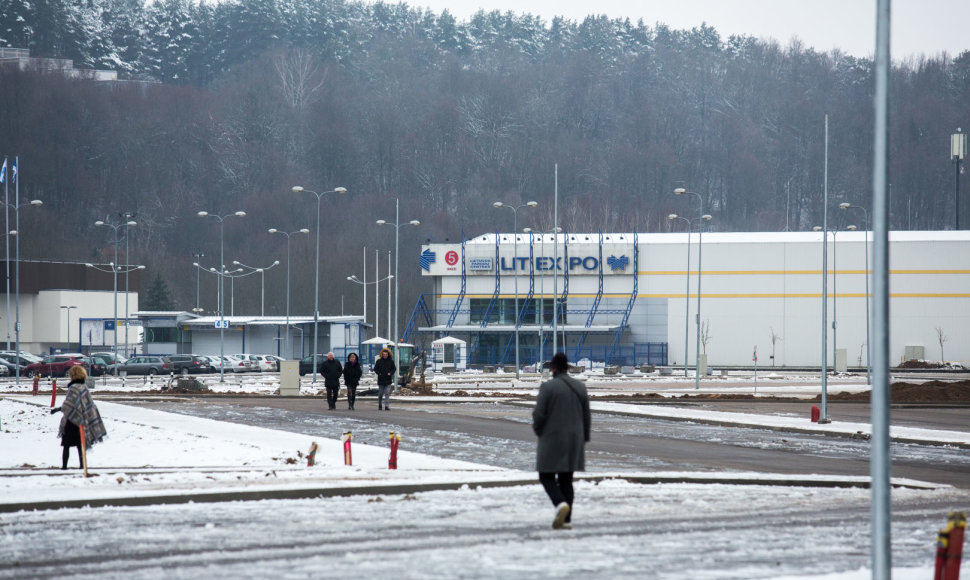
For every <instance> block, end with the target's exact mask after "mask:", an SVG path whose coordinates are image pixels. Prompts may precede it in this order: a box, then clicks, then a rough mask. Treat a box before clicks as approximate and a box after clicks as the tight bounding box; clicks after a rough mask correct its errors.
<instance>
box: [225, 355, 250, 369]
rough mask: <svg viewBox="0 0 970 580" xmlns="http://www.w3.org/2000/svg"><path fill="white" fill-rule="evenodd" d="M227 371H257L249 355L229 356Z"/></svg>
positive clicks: (227, 357) (227, 358) (227, 356)
mask: <svg viewBox="0 0 970 580" xmlns="http://www.w3.org/2000/svg"><path fill="white" fill-rule="evenodd" d="M226 370H232V372H234V373H248V372H249V371H252V370H255V369H254V368H253V361H251V360H249V355H248V354H227V355H226Z"/></svg>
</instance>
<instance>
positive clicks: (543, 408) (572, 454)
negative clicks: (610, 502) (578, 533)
mask: <svg viewBox="0 0 970 580" xmlns="http://www.w3.org/2000/svg"><path fill="white" fill-rule="evenodd" d="M545 366H546V367H548V368H549V369H551V370H552V379H551V380H548V381H546V382H544V383H542V384H541V385H540V386H539V395H538V397H536V406H535V409H533V411H532V430H533V431H535V434H536V435H537V436H538V437H539V443H538V445H537V446H536V471H538V472H539V482H540V483H541V484H542V487H543V488H545V490H546V494H547V495H548V496H549V499H550V500H552V505H554V506H556V515H555V517H554V518H553V520H552V527H553V528H555V529H557V530H558V529H564V528H566V529H568V528H569V527H571V526H570V523H569V522H570V520H571V517H570V516H571V515H572V506H573V472H574V471H583V470H584V469H586V458H585V445H586V443H588V442H589V435H590V420H591V416H590V411H589V395H588V394H587V392H586V385H584V384H583V383H581V382H580V381H577V380H576V379H574V378H572V377H570V376H569V373H568V372H567V371H568V370H569V360H568V359H567V358H566V355H565V354H563V353H561V352H559V353H556V354H555V355H554V356H553V357H552V360H551V361H549V362H548V363H546V365H545Z"/></svg>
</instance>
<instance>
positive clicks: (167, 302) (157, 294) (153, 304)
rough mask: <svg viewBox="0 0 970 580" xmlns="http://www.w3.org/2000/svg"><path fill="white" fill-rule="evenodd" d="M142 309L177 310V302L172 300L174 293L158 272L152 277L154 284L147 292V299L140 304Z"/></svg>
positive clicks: (156, 310)
mask: <svg viewBox="0 0 970 580" xmlns="http://www.w3.org/2000/svg"><path fill="white" fill-rule="evenodd" d="M139 307H140V308H141V309H142V310H147V311H152V312H168V311H172V310H175V302H174V301H173V300H172V293H171V291H169V289H168V284H166V283H165V280H164V279H162V275H161V274H160V273H158V272H156V273H155V277H154V278H153V279H152V285H151V286H150V287H149V288H148V292H146V293H145V299H144V300H143V301H142V302H141V303H140V304H139Z"/></svg>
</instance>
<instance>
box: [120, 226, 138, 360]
mask: <svg viewBox="0 0 970 580" xmlns="http://www.w3.org/2000/svg"><path fill="white" fill-rule="evenodd" d="M118 216H119V217H121V219H123V220H124V221H125V222H128V221H131V220H133V219H134V218H135V214H134V213H133V212H130V211H126V212H124V213H119V214H118ZM128 255H129V253H128V228H127V227H125V268H127V267H128V265H129V264H130V263H131V262H130V261H129V258H128ZM129 272H130V270H127V269H126V270H125V356H129V355H130V354H131V348H130V347H129V345H130V344H131V343H129V342H128V319H129V318H130V317H131V315H130V314H129V312H128V299H129V298H130V297H131V292H130V291H129V288H131V286H129V285H128V273H129Z"/></svg>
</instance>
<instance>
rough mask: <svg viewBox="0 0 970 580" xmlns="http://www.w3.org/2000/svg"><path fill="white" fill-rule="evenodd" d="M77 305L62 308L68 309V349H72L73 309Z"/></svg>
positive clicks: (62, 307)
mask: <svg viewBox="0 0 970 580" xmlns="http://www.w3.org/2000/svg"><path fill="white" fill-rule="evenodd" d="M75 308H77V306H61V310H66V311H67V350H71V310H73V309H75Z"/></svg>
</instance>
